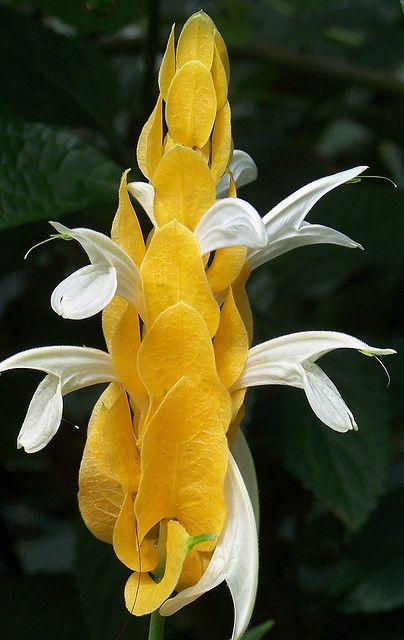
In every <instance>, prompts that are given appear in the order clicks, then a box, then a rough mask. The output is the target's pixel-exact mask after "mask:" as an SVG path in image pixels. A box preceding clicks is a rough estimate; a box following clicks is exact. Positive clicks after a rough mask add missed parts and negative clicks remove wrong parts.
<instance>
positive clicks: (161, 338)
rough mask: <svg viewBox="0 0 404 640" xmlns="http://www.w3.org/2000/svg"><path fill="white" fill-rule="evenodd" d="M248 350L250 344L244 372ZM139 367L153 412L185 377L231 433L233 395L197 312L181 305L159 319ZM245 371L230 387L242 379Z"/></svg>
mask: <svg viewBox="0 0 404 640" xmlns="http://www.w3.org/2000/svg"><path fill="white" fill-rule="evenodd" d="M219 330H220V327H219ZM230 339H231V338H230ZM247 351H248V342H247V347H246V355H245V358H244V360H243V363H242V367H241V369H242V368H243V366H244V364H245V359H246V357H247ZM138 367H139V371H140V375H141V377H142V379H143V382H144V384H145V386H146V387H147V390H148V392H149V395H150V398H151V400H152V401H153V402H152V405H151V406H152V410H153V411H154V410H155V409H156V408H157V406H158V405H159V404H160V403H161V401H162V400H163V399H164V397H165V395H166V393H167V391H168V390H169V389H171V388H172V387H173V386H174V385H175V384H176V383H177V382H178V381H179V380H180V379H181V378H182V377H183V376H185V377H186V378H188V379H189V380H190V381H191V382H193V383H194V384H195V385H196V386H197V387H198V389H199V390H200V391H201V392H202V393H203V394H204V395H205V396H206V397H207V398H209V399H210V403H211V411H212V413H215V415H216V416H217V417H218V418H219V420H220V423H221V424H222V429H224V430H225V431H226V430H227V427H228V424H229V422H230V396H229V393H228V391H227V390H226V389H225V388H224V386H223V384H222V383H221V382H220V380H219V377H218V375H217V372H216V366H215V355H214V352H213V347H212V341H211V339H210V335H209V331H208V329H207V326H206V323H205V322H204V320H203V318H202V317H201V316H200V315H199V313H198V312H197V311H195V309H193V308H192V307H190V306H189V305H187V304H184V303H182V302H180V303H178V304H176V305H174V306H172V307H169V308H168V309H166V310H165V311H163V312H162V313H161V314H160V315H159V316H158V318H157V319H156V320H155V321H154V323H153V324H152V326H151V327H150V329H149V331H148V332H147V334H146V336H145V337H144V340H143V342H142V346H141V348H140V349H139V354H138ZM241 369H240V371H238V372H237V375H236V376H235V378H234V380H232V381H231V383H230V384H233V382H235V380H236V379H237V378H238V377H239V376H240V374H241Z"/></svg>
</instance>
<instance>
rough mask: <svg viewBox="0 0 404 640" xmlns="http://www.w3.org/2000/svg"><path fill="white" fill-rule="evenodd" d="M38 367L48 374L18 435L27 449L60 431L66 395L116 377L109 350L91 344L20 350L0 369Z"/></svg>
mask: <svg viewBox="0 0 404 640" xmlns="http://www.w3.org/2000/svg"><path fill="white" fill-rule="evenodd" d="M10 369H36V370H38V371H45V373H46V374H47V375H46V376H45V378H44V379H43V380H42V382H41V383H40V384H39V386H38V388H37V390H36V391H35V393H34V395H33V398H32V400H31V402H30V405H29V407H28V411H27V415H26V416H25V420H24V423H23V425H22V427H21V430H20V433H19V434H18V438H17V447H18V448H19V449H20V448H21V447H23V448H24V449H25V451H26V452H27V453H35V452H36V451H39V450H40V449H43V447H45V446H46V445H47V444H48V442H49V441H50V440H51V439H52V438H53V436H54V435H55V433H56V432H57V430H58V428H59V425H60V421H61V418H62V409H63V401H62V396H64V395H66V394H67V393H71V392H72V391H76V390H77V389H81V388H82V387H89V386H91V385H93V384H99V383H102V382H110V381H112V380H116V379H117V378H116V376H115V373H114V370H113V368H112V362H111V357H110V355H109V354H108V353H104V352H103V351H99V350H98V349H90V348H87V347H69V346H57V347H41V348H38V349H29V350H27V351H22V352H21V353H17V354H16V355H14V356H11V357H10V358H7V359H6V360H3V362H0V373H2V372H3V371H9V370H10Z"/></svg>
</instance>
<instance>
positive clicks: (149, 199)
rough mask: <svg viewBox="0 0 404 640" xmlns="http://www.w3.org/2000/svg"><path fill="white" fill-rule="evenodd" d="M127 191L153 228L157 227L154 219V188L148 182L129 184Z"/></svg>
mask: <svg viewBox="0 0 404 640" xmlns="http://www.w3.org/2000/svg"><path fill="white" fill-rule="evenodd" d="M128 191H129V193H131V194H132V196H133V197H134V198H136V200H137V201H138V202H139V203H140V205H141V206H142V207H143V209H144V211H145V212H146V213H147V215H148V216H149V218H150V221H151V223H152V225H153V226H154V227H157V226H158V225H157V221H156V218H155V217H154V210H153V205H154V187H153V185H151V184H150V183H149V182H129V183H128Z"/></svg>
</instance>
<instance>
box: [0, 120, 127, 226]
mask: <svg viewBox="0 0 404 640" xmlns="http://www.w3.org/2000/svg"><path fill="white" fill-rule="evenodd" d="M0 147H1V149H2V162H3V171H2V173H1V176H0V228H3V229H4V228H6V227H11V226H15V225H18V224H22V223H26V222H34V221H37V220H42V219H53V218H57V217H59V216H61V215H64V214H66V213H69V212H73V211H75V210H77V209H81V208H83V207H87V206H90V205H95V204H98V203H104V202H113V201H114V200H115V199H116V197H117V189H118V185H119V178H120V173H121V170H120V168H119V167H118V166H117V165H116V164H115V163H113V162H112V161H111V160H109V159H108V158H106V157H105V156H104V155H103V154H102V153H101V152H100V151H98V149H96V148H94V147H92V146H91V145H89V144H87V143H85V142H83V141H82V140H81V139H80V138H78V137H77V136H76V135H74V134H73V133H71V132H70V131H65V130H62V129H56V128H53V127H48V126H45V125H42V124H34V123H28V122H23V121H21V120H18V119H16V118H14V117H11V116H9V115H6V114H1V113H0Z"/></svg>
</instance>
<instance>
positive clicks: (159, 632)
mask: <svg viewBox="0 0 404 640" xmlns="http://www.w3.org/2000/svg"><path fill="white" fill-rule="evenodd" d="M164 622H165V619H164V618H163V616H161V615H160V614H159V611H158V609H156V611H153V613H152V614H151V616H150V626H149V637H148V640H163V637H164Z"/></svg>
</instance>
